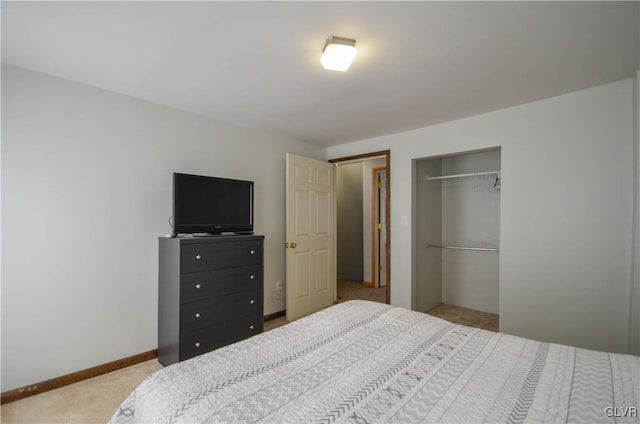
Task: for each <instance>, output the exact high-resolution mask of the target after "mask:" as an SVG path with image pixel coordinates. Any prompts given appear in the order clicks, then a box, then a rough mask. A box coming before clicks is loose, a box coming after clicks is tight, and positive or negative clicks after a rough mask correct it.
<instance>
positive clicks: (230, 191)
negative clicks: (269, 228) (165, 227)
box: [173, 173, 253, 235]
mask: <svg viewBox="0 0 640 424" xmlns="http://www.w3.org/2000/svg"><path fill="white" fill-rule="evenodd" d="M223 232H234V233H240V234H252V233H253V181H243V180H232V179H228V178H217V177H205V176H202V175H190V174H180V173H174V174H173V233H174V235H178V234H189V233H191V234H193V233H209V234H220V233H223Z"/></svg>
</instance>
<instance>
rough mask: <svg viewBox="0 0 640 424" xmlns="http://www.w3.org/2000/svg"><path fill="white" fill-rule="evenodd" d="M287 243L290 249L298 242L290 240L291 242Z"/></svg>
mask: <svg viewBox="0 0 640 424" xmlns="http://www.w3.org/2000/svg"><path fill="white" fill-rule="evenodd" d="M287 244H288V246H287V247H290V248H292V249H295V248H296V247H298V244H297V243H296V242H295V241H292V242H290V243H287Z"/></svg>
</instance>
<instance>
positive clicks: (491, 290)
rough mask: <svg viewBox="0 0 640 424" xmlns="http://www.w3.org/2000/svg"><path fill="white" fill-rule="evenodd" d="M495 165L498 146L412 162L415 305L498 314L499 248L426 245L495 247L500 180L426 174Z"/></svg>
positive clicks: (487, 168) (424, 308)
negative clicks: (494, 249)
mask: <svg viewBox="0 0 640 424" xmlns="http://www.w3.org/2000/svg"><path fill="white" fill-rule="evenodd" d="M499 170H500V150H491V151H483V152H474V153H465V154H459V155H454V156H446V157H439V158H428V159H421V160H417V161H416V163H415V171H416V185H415V187H416V189H415V191H414V197H415V198H414V212H415V229H416V231H415V233H414V244H415V246H414V252H416V257H415V258H414V261H415V263H414V270H415V273H416V278H415V287H414V290H413V293H414V302H413V303H414V305H413V307H414V309H415V310H418V311H422V312H426V311H428V310H430V309H432V308H434V307H436V306H438V305H439V304H441V303H446V304H448V305H454V306H461V307H465V308H469V309H474V310H477V311H482V312H489V313H493V314H498V313H499V281H500V275H499V269H500V255H499V251H476V250H455V249H443V248H435V247H428V246H429V245H436V246H460V247H489V248H496V249H497V248H499V240H500V234H499V232H500V190H499V187H500V185H499V184H498V185H497V186H496V177H497V176H496V175H495V174H490V175H479V176H477V177H475V176H467V177H461V178H447V179H441V180H427V177H428V176H431V177H434V176H443V175H460V174H470V173H478V172H479V173H482V172H488V171H499ZM500 183H501V182H500ZM494 186H496V187H494Z"/></svg>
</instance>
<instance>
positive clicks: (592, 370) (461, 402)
mask: <svg viewBox="0 0 640 424" xmlns="http://www.w3.org/2000/svg"><path fill="white" fill-rule="evenodd" d="M639 374H640V357H637V356H632V355H622V354H613V353H605V352H596V351H590V350H584V349H578V348H574V347H569V346H563V345H557V344H549V343H541V342H536V341H532V340H528V339H524V338H520V337H515V336H510V335H506V334H501V333H494V332H490V331H486V330H480V329H476V328H470V327H465V326H460V325H455V324H451V323H449V322H447V321H444V320H441V319H439V318H435V317H432V316H429V315H426V314H422V313H419V312H414V311H410V310H406V309H403V308H398V307H393V306H389V305H384V304H380V303H374V302H367V301H350V302H345V303H341V304H338V305H335V306H332V307H331V308H328V309H325V310H323V311H320V312H318V313H316V314H313V315H311V316H308V317H306V318H303V319H300V320H298V321H296V322H293V323H291V324H288V325H286V326H284V327H280V328H277V329H274V330H271V331H269V332H266V333H263V334H261V335H258V336H254V337H252V338H250V339H247V340H244V341H242V342H239V343H235V344H233V345H229V346H227V347H224V348H221V349H218V350H216V351H213V352H210V353H208V354H205V355H201V356H198V357H196V358H193V359H190V360H188V361H185V362H181V363H178V364H175V365H172V366H170V367H167V368H164V369H162V370H160V371H158V372H157V373H155V374H153V375H151V376H149V377H148V378H147V379H146V380H145V381H144V382H143V383H142V384H141V385H140V386H139V387H138V388H137V389H136V390H135V391H134V392H133V393H132V394H131V395H130V396H129V397H128V398H127V399H126V400H125V401H124V403H123V404H122V405H121V406H120V407H119V408H118V410H117V411H116V412H115V414H114V415H113V417H112V419H111V422H112V423H114V424H116V423H117V424H125V423H139V422H153V423H183V422H188V423H204V422H206V423H249V422H263V423H333V422H340V423H355V424H372V423H377V422H391V423H425V422H457V423H476V422H510V423H511V422H513V423H518V422H577V423H587V422H614V421H615V422H623V423H624V422H629V423H638V422H639V419H638V411H637V408H638V407H640V389H639V385H640V381H639V380H640V376H639Z"/></svg>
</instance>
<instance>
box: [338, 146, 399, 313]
mask: <svg viewBox="0 0 640 424" xmlns="http://www.w3.org/2000/svg"><path fill="white" fill-rule="evenodd" d="M329 162H331V163H333V164H335V165H336V168H335V184H336V237H335V240H336V252H337V255H336V256H337V261H336V270H337V281H336V299H335V300H336V302H343V301H346V300H353V299H364V300H372V301H377V302H383V303H387V304H389V303H390V301H391V281H390V280H391V278H390V276H391V266H390V265H391V244H390V240H391V231H390V230H391V229H390V215H391V214H390V205H391V197H390V181H391V169H390V163H391V152H390V151H389V150H386V151H379V152H373V153H367V154H363V155H357V156H349V157H343V158H338V159H332V160H330V161H329Z"/></svg>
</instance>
